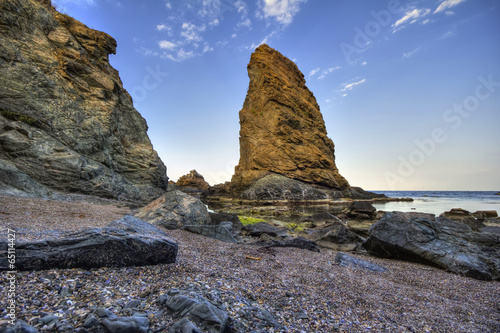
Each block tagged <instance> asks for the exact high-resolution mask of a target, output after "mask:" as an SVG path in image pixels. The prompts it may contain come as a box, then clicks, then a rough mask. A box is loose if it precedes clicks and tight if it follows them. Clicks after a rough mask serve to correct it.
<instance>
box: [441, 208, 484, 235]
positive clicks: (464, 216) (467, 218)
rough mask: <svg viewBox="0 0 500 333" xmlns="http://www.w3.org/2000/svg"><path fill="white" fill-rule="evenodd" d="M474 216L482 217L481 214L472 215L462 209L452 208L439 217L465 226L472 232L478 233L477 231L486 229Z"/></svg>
mask: <svg viewBox="0 0 500 333" xmlns="http://www.w3.org/2000/svg"><path fill="white" fill-rule="evenodd" d="M474 215H478V216H480V217H483V214H476V213H475V214H472V213H471V212H469V211H467V210H465V209H462V208H452V209H451V210H450V211H449V212H444V213H443V214H441V215H439V216H441V217H446V218H448V219H452V220H455V221H459V222H460V223H463V224H466V225H468V226H469V227H470V228H471V229H472V230H473V231H479V229H481V228H484V227H486V225H485V224H484V223H483V222H482V221H481V220H479V219H477V218H476V216H474Z"/></svg>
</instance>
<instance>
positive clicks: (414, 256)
mask: <svg viewBox="0 0 500 333" xmlns="http://www.w3.org/2000/svg"><path fill="white" fill-rule="evenodd" d="M363 246H364V248H365V249H366V250H367V251H368V252H369V253H370V254H373V255H377V256H379V257H383V258H394V259H400V260H409V261H415V262H420V263H423V264H428V265H432V266H436V267H440V268H443V269H445V270H447V271H450V272H453V273H456V274H459V275H464V276H468V277H472V278H475V279H480V280H499V279H500V236H499V235H498V234H494V233H489V232H475V231H472V229H471V228H470V227H469V226H467V225H466V224H463V223H459V222H456V221H453V220H450V219H447V218H444V217H437V218H435V219H433V218H432V217H430V216H423V215H415V214H411V213H401V212H392V213H386V214H385V215H384V216H383V217H382V218H381V219H380V220H379V221H378V222H377V223H375V224H374V225H373V226H372V227H371V228H370V237H369V238H368V239H367V240H366V241H365V242H364V243H363Z"/></svg>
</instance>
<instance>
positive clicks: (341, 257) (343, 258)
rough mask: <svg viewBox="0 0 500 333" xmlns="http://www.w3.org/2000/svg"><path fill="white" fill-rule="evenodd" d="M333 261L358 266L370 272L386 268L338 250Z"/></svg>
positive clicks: (353, 266) (347, 265) (348, 265)
mask: <svg viewBox="0 0 500 333" xmlns="http://www.w3.org/2000/svg"><path fill="white" fill-rule="evenodd" d="M335 263H336V264H338V265H340V266H343V267H351V268H360V269H364V270H367V271H372V272H381V273H383V272H385V271H387V268H385V267H382V266H380V265H377V264H374V263H371V262H369V261H366V260H363V259H358V258H355V257H352V256H350V255H348V254H345V253H342V252H338V253H337V255H336V256H335Z"/></svg>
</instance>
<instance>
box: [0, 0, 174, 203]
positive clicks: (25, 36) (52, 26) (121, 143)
mask: <svg viewBox="0 0 500 333" xmlns="http://www.w3.org/2000/svg"><path fill="white" fill-rule="evenodd" d="M43 2H46V1H40V0H39V1H36V0H5V1H2V2H1V4H0V26H1V27H2V29H0V45H1V46H0V78H1V80H0V82H1V84H0V96H1V98H0V191H1V192H0V193H4V194H14V195H25V196H38V197H55V196H57V195H65V194H68V193H78V194H86V195H94V196H99V197H106V198H114V199H121V200H128V201H134V202H141V203H147V202H150V201H151V200H153V199H155V198H157V197H158V196H160V195H161V194H162V193H164V191H165V190H166V188H167V181H168V178H167V176H166V167H165V165H164V164H163V162H162V161H161V160H160V158H159V157H158V154H157V153H156V151H155V150H154V149H153V146H152V144H151V142H150V140H149V138H148V135H147V128H148V127H147V124H146V121H145V120H144V118H143V117H142V116H141V115H140V114H139V112H138V111H137V110H136V109H135V108H134V106H133V102H132V98H131V97H130V95H129V94H128V92H127V91H126V90H125V89H124V88H123V84H122V81H121V79H120V76H119V74H118V71H117V70H116V69H114V68H113V67H112V66H111V65H110V63H109V54H115V53H116V46H117V45H116V41H115V40H114V39H113V38H112V37H111V36H109V35H108V34H106V33H104V32H101V31H97V30H94V29H90V28H88V27H87V26H85V25H84V24H82V23H81V22H79V21H77V20H75V19H73V18H71V17H69V16H67V15H65V14H61V13H59V12H57V11H56V10H55V9H54V8H53V7H52V6H50V5H44V4H43ZM13 22H15V24H13Z"/></svg>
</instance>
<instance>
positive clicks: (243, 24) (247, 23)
mask: <svg viewBox="0 0 500 333" xmlns="http://www.w3.org/2000/svg"><path fill="white" fill-rule="evenodd" d="M251 26H252V21H250V19H249V18H247V19H244V20H242V21H241V22H239V23H238V24H237V25H236V27H237V28H240V27H247V28H250V27H251Z"/></svg>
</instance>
